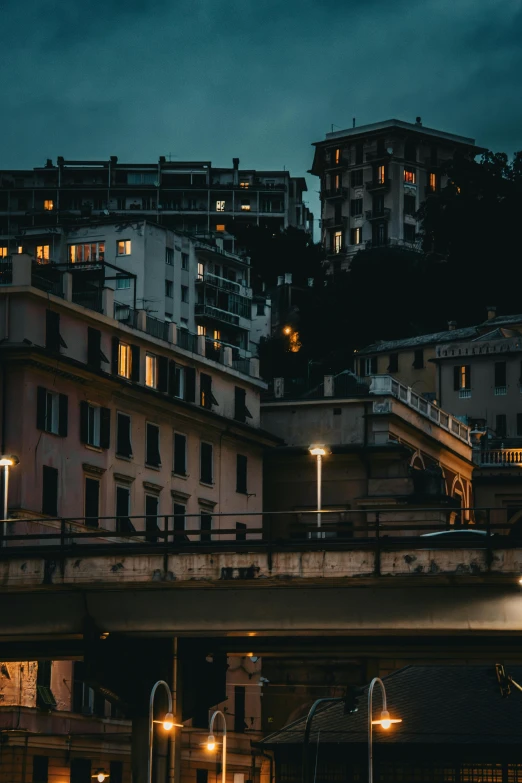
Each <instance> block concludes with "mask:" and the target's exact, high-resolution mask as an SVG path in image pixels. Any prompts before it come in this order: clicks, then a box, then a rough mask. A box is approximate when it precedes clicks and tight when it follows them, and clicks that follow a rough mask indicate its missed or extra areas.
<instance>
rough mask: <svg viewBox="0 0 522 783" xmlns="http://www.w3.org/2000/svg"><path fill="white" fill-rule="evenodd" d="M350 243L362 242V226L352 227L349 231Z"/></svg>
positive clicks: (357, 243) (358, 243)
mask: <svg viewBox="0 0 522 783" xmlns="http://www.w3.org/2000/svg"><path fill="white" fill-rule="evenodd" d="M351 234H352V236H351V240H352V241H351V244H352V245H360V244H361V242H362V228H361V226H357V228H352V231H351Z"/></svg>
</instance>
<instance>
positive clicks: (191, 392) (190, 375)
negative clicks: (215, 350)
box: [185, 367, 196, 402]
mask: <svg viewBox="0 0 522 783" xmlns="http://www.w3.org/2000/svg"><path fill="white" fill-rule="evenodd" d="M185 400H186V401H187V402H195V401H196V369H195V367H185Z"/></svg>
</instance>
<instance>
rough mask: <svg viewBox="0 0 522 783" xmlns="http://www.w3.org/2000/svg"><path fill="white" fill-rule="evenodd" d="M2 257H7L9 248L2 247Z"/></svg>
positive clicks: (0, 253)
mask: <svg viewBox="0 0 522 783" xmlns="http://www.w3.org/2000/svg"><path fill="white" fill-rule="evenodd" d="M0 258H7V248H6V247H0Z"/></svg>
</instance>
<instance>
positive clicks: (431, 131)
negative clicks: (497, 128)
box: [316, 119, 480, 151]
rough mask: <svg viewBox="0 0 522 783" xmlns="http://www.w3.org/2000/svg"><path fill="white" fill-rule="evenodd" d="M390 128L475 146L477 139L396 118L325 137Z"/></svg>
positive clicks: (346, 135)
mask: <svg viewBox="0 0 522 783" xmlns="http://www.w3.org/2000/svg"><path fill="white" fill-rule="evenodd" d="M389 128H398V129H400V130H407V131H415V132H416V133H422V134H423V135H425V136H435V137H437V138H439V139H445V140H446V141H452V142H455V143H457V144H465V145H466V146H475V139H471V138H469V137H468V136H458V135H456V134H455V133H446V131H440V130H436V129H435V128H427V127H426V126H425V125H422V123H417V122H404V121H403V120H394V119H393V120H382V121H381V122H372V123H370V124H369V125H359V126H357V127H355V128H346V129H344V130H339V131H334V132H332V133H327V134H326V137H325V139H326V141H331V140H334V139H340V138H344V137H352V136H361V135H367V134H368V133H375V132H377V131H381V130H387V129H389ZM316 144H324V142H316ZM477 151H480V148H478V147H477Z"/></svg>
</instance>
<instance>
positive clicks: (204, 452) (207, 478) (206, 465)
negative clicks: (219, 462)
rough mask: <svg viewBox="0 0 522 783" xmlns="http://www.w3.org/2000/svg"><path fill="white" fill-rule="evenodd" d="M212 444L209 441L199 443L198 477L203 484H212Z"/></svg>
mask: <svg viewBox="0 0 522 783" xmlns="http://www.w3.org/2000/svg"><path fill="white" fill-rule="evenodd" d="M212 474H213V470H212V445H211V444H210V443H202V444H201V455H200V479H201V481H203V482H204V483H205V484H212V479H213V475H212Z"/></svg>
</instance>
